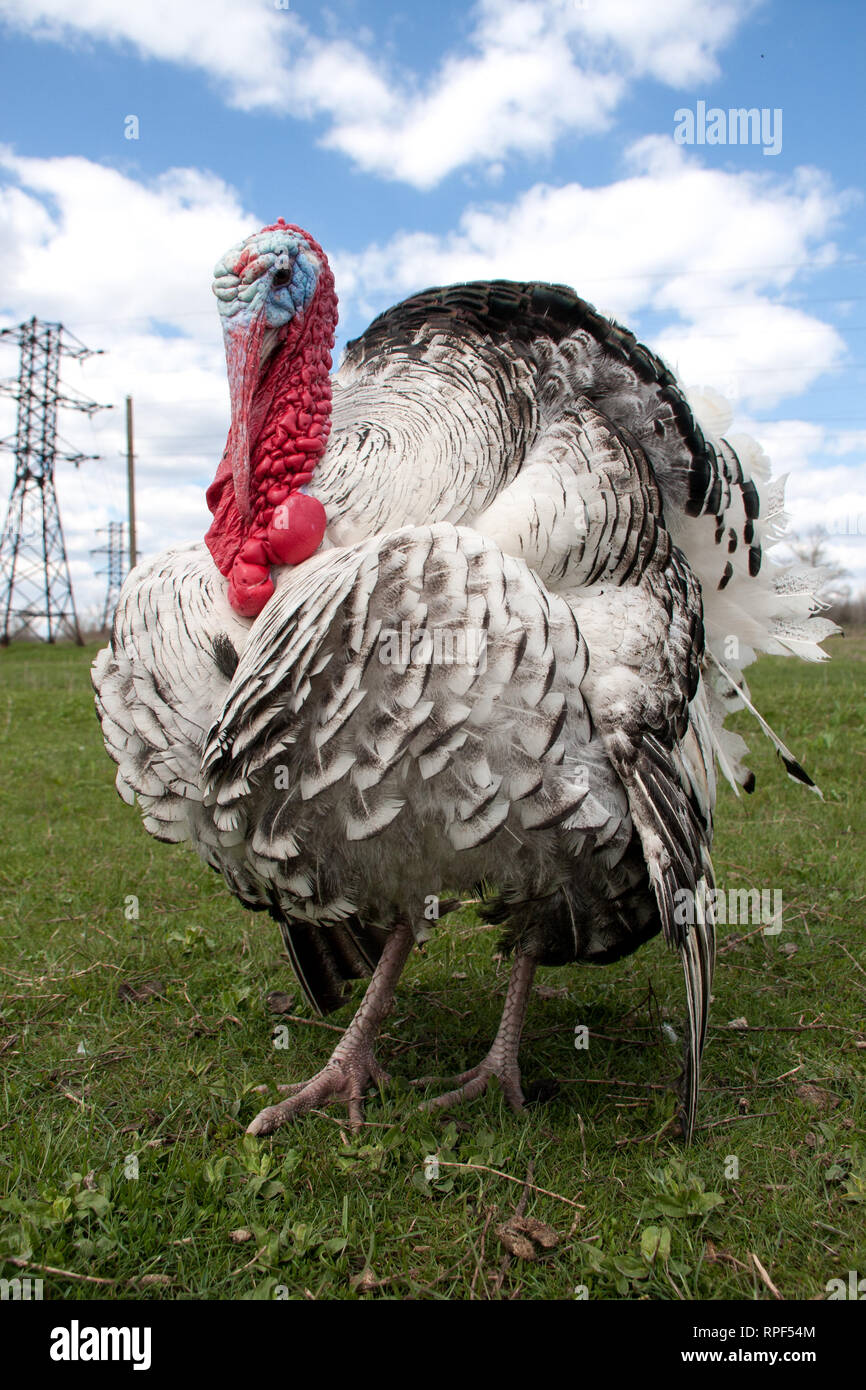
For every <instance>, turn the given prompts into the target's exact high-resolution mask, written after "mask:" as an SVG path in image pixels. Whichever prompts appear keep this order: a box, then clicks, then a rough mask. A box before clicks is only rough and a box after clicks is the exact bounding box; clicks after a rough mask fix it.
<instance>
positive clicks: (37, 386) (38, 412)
mask: <svg viewBox="0 0 866 1390" xmlns="http://www.w3.org/2000/svg"><path fill="white" fill-rule="evenodd" d="M0 339H6V340H7V341H9V340H11V341H13V342H16V343H17V344H18V346H19V348H20V351H21V358H20V365H19V369H18V379H17V381H13V382H5V383H0V391H2V392H3V394H5V395H8V396H11V397H12V398H13V400H15V401H17V402H18V422H17V429H16V432H15V436H14V438H12V439H5V440H2V441H0V448H4V449H9V450H11V452H12V453H13V454H14V455H15V478H14V481H13V483H12V495H11V497H10V499H9V510H8V512H7V514H6V524H5V526H4V528H3V536H2V539H0V643H2V644H3V645H4V646H5V645H6V644H8V643H9V642H10V641H11V639H12V638H13V637H21V636H30V637H34V638H44V640H45V641H48V642H55V641H56V640H57V639H58V637H71V638H72V640H73V641H75V642H78V643H79V644H80V643H81V633H80V631H79V627H78V616H77V614H76V612H75V600H74V597H73V594H72V580H71V578H70V575H69V561H68V560H67V557H66V544H65V542H64V539H63V527H62V525H61V522H60V509H59V507H58V505H57V493H56V491H55V487H54V464H55V462H56V461H57V459H64V460H66V461H67V462H68V463H74V464H75V466H76V467H78V465H79V463H81V462H82V461H83V460H84V459H86V458H95V457H97V455H95V454H80V453H77V452H75V451H74V450H71V451H69V452H66V451H64V452H60V451H59V450H58V443H59V442H62V441H58V437H57V411H58V408H59V407H60V406H66V407H68V408H69V409H71V410H79V411H83V412H84V413H85V414H86V415H93V413H94V412H95V411H97V410H106V409H110V407H108V406H101V405H97V403H96V402H95V401H90V400H88V399H87V398H86V397H84V396H80V395H79V394H78V393H77V392H76V393H74V394H69V393H68V390H67V392H66V393H65V394H64V393H62V392H61V389H60V383H59V378H60V359H61V357H74V358H77V359H78V360H79V361H82V360H83V359H84V358H85V357H91V356H94V355H96V354H95V353H94V352H92V351H91V349H89V348H86V347H84V345H83V344H82V343H79V342H78V339H77V338H74V337H73V336H72V334H70V333H67V331H66V329H64V327H63V324H62V323H44V322H42V321H41V320H40V319H37V318H35V317H34V318H32V319H29V320H28V322H27V323H21V324H19V325H18V327H17V328H4V329H2V330H0Z"/></svg>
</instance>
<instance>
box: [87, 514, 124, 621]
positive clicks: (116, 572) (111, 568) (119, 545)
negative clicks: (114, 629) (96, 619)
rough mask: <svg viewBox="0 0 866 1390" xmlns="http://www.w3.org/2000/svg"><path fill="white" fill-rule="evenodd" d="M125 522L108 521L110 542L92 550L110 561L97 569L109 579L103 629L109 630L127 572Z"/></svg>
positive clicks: (101, 532) (103, 614)
mask: <svg viewBox="0 0 866 1390" xmlns="http://www.w3.org/2000/svg"><path fill="white" fill-rule="evenodd" d="M104 529H105V528H104V527H103V528H101V529H100V531H99V535H102V534H103V531H104ZM125 529H126V528H125V523H124V522H122V521H109V523H108V543H107V545H102V546H100V547H99V548H98V549H96V550H91V552H90V553H91V555H107V556H108V562H107V564H106V567H105V569H104V570H97V571H96V572H97V574H105V575H107V576H108V580H107V583H106V588H105V606H104V608H103V610H102V625H101V626H102V630H103V632H104V631H106V630H107V628H108V624H109V622H110V621H111V617H112V614H113V613H114V610H115V608H116V607H117V600H118V599H119V598H120V590H121V586H122V585H123V577H124V575H125V574H126V572H127V564H126V547H125V545H124V536H123V533H124V530H125Z"/></svg>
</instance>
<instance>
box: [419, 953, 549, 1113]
mask: <svg viewBox="0 0 866 1390" xmlns="http://www.w3.org/2000/svg"><path fill="white" fill-rule="evenodd" d="M535 967H536V961H535V959H534V957H532V956H524V955H520V954H518V955H516V956H515V958H514V965H513V966H512V968H511V978H510V980H509V981H508V992H507V993H506V995H505V1006H504V1008H503V1010H502V1018H501V1019H500V1021H499V1028H498V1030H497V1033H496V1037H495V1038H494V1040H493V1045H492V1046H491V1048H490V1051H489V1052H488V1053H487V1056H486V1057H485V1058H484V1059H483V1061H481V1062H479V1063H478V1066H477V1067H472V1069H471V1070H470V1071H465V1072H463V1073H462V1074H461V1075H460V1076H455V1077H454V1080H453V1088H454V1089H453V1090H450V1091H446V1092H445V1093H444V1095H441V1096H434V1097H433V1099H432V1100H425V1101H423V1102H422V1104H421V1107H420V1108H421V1109H422V1110H438V1109H441V1108H442V1107H444V1106H446V1105H458V1104H460V1103H461V1102H462V1101H464V1100H474V1099H475V1097H476V1096H480V1095H482V1093H483V1092H484V1091H486V1090H487V1086H488V1083H489V1081H490V1078H491V1077H492V1076H495V1077H496V1078H497V1079H498V1081H499V1084H500V1086H501V1087H502V1093H503V1095H504V1096H505V1099H506V1100H507V1101H508V1104H509V1105H510V1106H511V1109H512V1110H522V1109H523V1100H524V1097H523V1090H522V1088H521V1085H520V1067H519V1066H518V1064H517V1053H518V1049H519V1047H520V1034H521V1032H522V1031H523V1020H524V1018H525V1016H526V1004H527V1000H528V998H529V989H530V986H531V984H532V979H533V976H534V975H535ZM432 1079H433V1078H432V1077H424V1078H423V1080H421V1081H416V1082H415V1083H414V1084H415V1085H416V1086H422V1085H425V1084H427V1083H428V1082H429V1081H431V1080H432Z"/></svg>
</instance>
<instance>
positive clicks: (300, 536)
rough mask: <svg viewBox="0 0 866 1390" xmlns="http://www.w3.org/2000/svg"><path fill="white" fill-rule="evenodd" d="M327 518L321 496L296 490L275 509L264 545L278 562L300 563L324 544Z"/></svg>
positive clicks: (286, 563) (283, 563)
mask: <svg viewBox="0 0 866 1390" xmlns="http://www.w3.org/2000/svg"><path fill="white" fill-rule="evenodd" d="M327 524H328V519H327V517H326V515H325V508H324V507H323V506H322V504H321V502H320V501H319V499H318V497H310V496H308V495H307V493H304V492H293V493H291V495H290V496H289V497H287V498H286V500H285V502H281V503H280V504H279V506H278V507H275V509H274V516H273V520H272V521H271V523H270V525H269V526H268V529H267V532H266V533H265V546H266V548H267V551H268V554H269V555H270V556H271V557H272V560H273V563H274V564H275V565H299V564H300V563H301V561H302V560H307V559H309V557H310V556H311V555H313V554H315V552H316V551H317V550H318V548H319V546H320V545H321V544H322V537H323V536H324V534H325V527H326V526H327Z"/></svg>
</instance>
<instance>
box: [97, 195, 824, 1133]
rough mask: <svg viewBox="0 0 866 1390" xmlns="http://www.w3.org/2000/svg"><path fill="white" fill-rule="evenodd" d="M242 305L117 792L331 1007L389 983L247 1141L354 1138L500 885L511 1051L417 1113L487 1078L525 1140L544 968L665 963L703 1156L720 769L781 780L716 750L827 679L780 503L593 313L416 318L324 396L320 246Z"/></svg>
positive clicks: (497, 300)
mask: <svg viewBox="0 0 866 1390" xmlns="http://www.w3.org/2000/svg"><path fill="white" fill-rule="evenodd" d="M214 290H215V294H216V297H217V302H218V307H219V312H220V315H221V318H222V325H223V332H224V337H225V345H226V358H227V363H228V378H229V387H230V395H231V427H230V431H229V436H228V441H227V444H226V449H225V453H224V455H223V458H222V461H221V463H220V465H219V468H218V470H217V474H216V477H215V479H214V482H213V483H212V485H211V487H210V488H209V489H208V494H207V498H208V505H209V507H210V510H211V512H212V514H213V523H212V525H211V528H210V530H209V532H208V534H207V536H206V538H205V541H204V543H199V544H195V545H190V546H187V547H180V548H175V549H172V550H169V551H167V552H166V553H165V554H163V555H160V556H159V558H158V559H156V560H154V561H152V562H149V563H145V564H142V565H139V566H138V568H136V569H135V570H133V571H132V572H131V574H130V575H129V577H128V578H127V580H126V583H125V585H124V587H123V591H122V594H121V597H120V601H119V604H118V608H117V612H116V616H115V619H114V625H113V631H112V636H111V643H110V646H109V647H108V648H106V649H105V650H104V651H102V652H100V654H99V655H98V657H97V659H96V661H95V663H94V668H93V682H94V687H95V691H96V703H97V709H98V713H99V717H100V719H101V723H102V730H103V734H104V738H105V743H106V747H107V749H108V752H109V753H110V755H111V757H112V758H113V759H114V761H115V762H116V763H117V765H118V772H117V787H118V790H119V792H120V794H121V796H122V797H123V798H124V799H125V800H126V801H127V802H129V803H134V801H135V800H136V798H137V800H138V803H139V806H140V808H141V812H142V814H143V818H144V825H145V827H146V829H147V830H148V831H149V832H150V833H151V834H152V835H154V836H156V837H157V838H158V839H161V840H167V841H188V842H190V843H191V844H192V845H193V846H194V847H195V849H196V850H197V851H198V853H199V854H200V855H201V856H202V857H203V859H204V860H205V861H206V863H207V864H209V865H210V866H212V867H213V868H214V869H216V870H218V871H219V872H220V873H221V874H222V875H223V877H224V879H225V882H226V884H227V885H228V887H229V889H230V890H231V892H232V893H233V894H234V895H235V896H236V897H237V898H239V899H240V901H241V902H242V903H243V904H245V905H246V906H247V907H249V908H253V909H265V910H267V911H269V912H270V913H271V915H272V916H273V917H274V918H275V920H276V921H277V923H278V924H279V927H280V931H281V933H282V937H283V941H284V943H285V947H286V950H287V953H288V956H289V958H290V960H291V963H292V966H293V968H294V971H295V973H296V975H297V978H298V981H299V982H300V985H301V986H302V988H303V991H304V993H305V995H306V997H307V999H308V1000H309V1003H310V1004H311V1005H312V1007H313V1008H314V1009H315V1010H316V1011H318V1012H319V1013H326V1012H328V1011H331V1010H333V1009H335V1008H337V1007H338V1006H339V1005H340V1004H341V1003H343V1001H344V999H345V997H346V995H347V992H348V987H349V982H351V981H352V980H355V979H359V978H362V977H367V976H371V977H372V978H371V979H370V983H369V985H368V987H367V990H366V993H365V995H364V997H363V1000H362V1002H361V1004H360V1007H359V1008H358V1011H357V1013H356V1014H355V1016H354V1019H353V1020H352V1022H351V1024H350V1025H349V1027H348V1029H347V1030H346V1032H345V1033H344V1034H343V1035H342V1037H341V1039H340V1042H339V1043H338V1045H337V1047H336V1049H335V1051H334V1053H333V1055H332V1056H331V1058H330V1059H329V1061H328V1062H327V1063H326V1065H325V1066H324V1067H323V1069H322V1070H321V1071H320V1072H319V1073H318V1074H317V1075H316V1076H314V1077H313V1078H312V1079H311V1080H309V1081H307V1082H304V1083H297V1084H294V1085H287V1086H285V1087H282V1088H281V1089H282V1090H283V1091H285V1092H287V1093H288V1094H287V1096H286V1098H285V1099H283V1100H281V1101H280V1102H279V1103H278V1104H276V1105H271V1106H268V1107H267V1108H266V1109H264V1110H262V1111H261V1113H260V1114H259V1115H258V1116H257V1117H256V1118H255V1119H254V1120H253V1121H252V1123H251V1125H250V1127H249V1132H251V1133H253V1134H267V1133H270V1132H271V1131H273V1130H275V1129H276V1128H277V1127H279V1126H280V1125H282V1124H284V1123H285V1122H286V1121H288V1120H291V1119H294V1118H295V1117H296V1116H299V1115H301V1114H303V1113H304V1112H305V1111H308V1110H310V1109H312V1108H314V1107H318V1106H321V1105H323V1104H326V1103H328V1102H330V1101H333V1100H341V1101H343V1102H344V1103H345V1104H346V1105H347V1107H348V1115H349V1121H350V1123H351V1124H352V1126H353V1127H357V1126H358V1125H360V1124H361V1123H362V1117H363V1098H364V1095H365V1092H366V1090H367V1089H368V1088H369V1086H370V1084H371V1082H377V1081H379V1080H381V1079H383V1077H384V1073H383V1072H382V1070H381V1068H380V1066H379V1063H378V1061H377V1059H376V1055H375V1041H376V1035H377V1030H378V1029H379V1027H380V1025H381V1022H382V1020H383V1018H384V1017H385V1016H386V1015H387V1013H388V1011H389V1009H390V1007H391V1005H392V1001H393V997H394V991H395V988H396V986H397V982H398V980H399V976H400V973H401V970H402V968H403V966H404V964H405V962H406V960H407V958H408V956H409V954H410V952H411V950H412V949H413V946H414V944H415V943H422V942H423V941H424V940H425V939H427V938H428V937H429V935H430V933H431V931H433V930H434V929H435V925H436V921H437V920H438V919H440V918H441V917H443V916H445V915H447V913H448V912H449V911H451V910H453V908H454V906H455V905H456V903H457V902H458V901H459V899H460V895H462V894H465V893H471V892H474V891H477V885H482V889H481V891H482V894H483V896H484V899H485V903H484V908H483V911H484V912H485V914H486V916H487V917H488V919H489V920H491V921H494V922H501V923H502V924H503V943H504V948H505V949H506V950H507V951H508V952H509V953H510V954H511V955H512V957H513V966H512V972H511V978H510V982H509V985H508V990H507V994H506V999H505V1004H504V1009H503V1013H502V1019H501V1023H500V1026H499V1029H498V1032H497V1034H496V1037H495V1038H494V1040H493V1042H492V1044H491V1047H490V1050H489V1051H488V1052H487V1054H486V1056H485V1057H484V1058H483V1059H482V1060H481V1061H480V1062H479V1063H478V1065H477V1066H475V1067H474V1068H472V1069H471V1070H470V1071H468V1072H466V1073H464V1074H463V1075H462V1076H460V1077H458V1078H457V1079H456V1080H455V1081H454V1082H453V1084H452V1086H451V1089H449V1090H448V1091H446V1092H445V1093H444V1094H443V1095H441V1096H437V1097H436V1098H435V1099H434V1100H432V1101H428V1102H427V1104H428V1105H432V1106H436V1105H450V1104H453V1103H456V1102H457V1101H459V1100H463V1099H470V1098H472V1097H473V1096H475V1095H478V1094H479V1093H480V1092H482V1091H483V1090H484V1089H485V1087H486V1086H487V1085H488V1083H489V1081H490V1079H491V1078H493V1077H495V1078H497V1080H498V1082H499V1084H500V1085H501V1086H502V1089H503V1091H504V1094H505V1096H506V1098H507V1099H508V1101H509V1102H510V1104H511V1105H512V1106H513V1107H515V1108H519V1107H520V1106H521V1104H522V1102H523V1094H522V1090H521V1079H520V1072H519V1067H518V1046H519V1041H520V1033H521V1027H522V1023H523V1017H524V1012H525V1009H526V1003H527V998H528V995H529V992H530V988H531V985H532V980H533V975H534V972H535V969H536V967H537V966H538V965H539V964H543V965H567V964H570V963H573V962H583V963H588V964H605V963H607V962H610V961H615V960H617V959H619V958H620V957H622V956H624V955H627V954H629V953H631V952H633V951H635V950H636V949H637V948H638V947H639V946H640V945H641V944H642V943H643V942H645V941H647V940H649V939H650V938H651V937H653V936H655V935H656V934H657V933H658V932H660V931H661V932H662V933H663V934H664V938H665V940H666V941H667V943H668V944H669V945H670V946H671V947H672V948H673V949H675V950H677V951H678V952H679V954H680V956H681V959H682V965H683V971H684V977H685V987H686V1004H687V1014H688V1022H687V1030H686V1045H685V1060H684V1070H683V1076H682V1079H681V1083H680V1094H681V1105H680V1128H681V1131H682V1133H683V1134H684V1135H685V1137H686V1139H688V1138H690V1137H691V1134H692V1132H693V1129H694V1126H695V1118H696V1107H697V1097H698V1086H699V1076H700V1062H701V1053H702V1048H703V1044H704V1039H705V1034H706V1027H707V1010H708V1003H709V993H710V985H711V980H712V973H713V956H714V922H713V909H712V904H713V900H714V899H713V892H712V889H713V870H712V864H711V860H710V848H711V841H712V829H713V808H714V802H715V795H716V765H717V764H718V767H719V768H720V770H721V771H722V773H723V774H724V775H725V776H726V777H727V778H728V779H729V780H730V781H731V783H732V784H733V785H734V787H735V789H736V788H739V787H743V788H744V789H745V790H747V791H748V790H751V785H752V780H753V779H752V777H751V774H750V773H749V772H748V771H747V769H746V768H745V766H744V764H743V755H744V753H745V751H746V748H745V744H744V743H743V741H742V739H740V738H739V737H738V736H736V735H734V734H732V733H730V732H728V731H726V730H725V728H724V720H725V717H726V716H727V714H728V713H729V712H730V711H731V710H733V709H735V708H742V707H743V705H746V706H748V708H750V709H752V708H753V707H752V705H751V702H750V700H749V694H748V689H747V687H746V685H745V682H744V680H743V675H742V672H743V668H744V667H745V666H746V665H747V664H748V663H749V662H750V661H752V660H753V659H754V658H755V656H756V654H757V653H758V652H771V653H776V654H794V655H798V656H801V657H805V658H806V659H809V660H819V659H821V658H823V656H824V653H823V652H822V650H821V648H820V646H819V645H818V644H819V643H820V642H821V641H823V640H824V638H825V637H826V636H828V635H829V634H830V633H831V632H832V631H834V630H835V629H834V626H833V624H832V623H830V622H829V621H828V620H827V619H826V618H823V617H821V616H820V615H819V610H820V607H821V605H820V603H819V601H818V600H817V599H816V597H815V593H816V589H817V587H818V585H819V584H820V580H821V576H820V575H819V574H818V573H817V572H815V571H809V570H804V569H798V568H790V567H789V568H787V569H785V568H783V567H781V566H779V565H774V564H769V563H766V562H765V563H762V556H763V550H764V549H765V548H766V546H767V545H768V544H770V543H772V542H773V541H775V540H777V539H778V538H779V537H780V535H781V534H782V529H783V526H784V516H783V513H782V504H783V498H782V492H783V485H780V484H778V483H775V484H774V483H772V482H771V481H770V478H769V469H768V466H767V462H766V460H765V458H764V457H763V455H762V453H761V451H760V449H759V447H758V446H757V445H756V444H755V443H754V441H751V440H749V439H748V438H746V437H742V438H740V439H732V440H731V441H726V440H725V439H723V438H711V437H710V436H709V435H706V434H705V433H704V432H703V431H702V430H701V428H700V427H699V425H698V423H697V421H696V418H695V415H694V414H693V412H692V409H691V408H690V406H689V405H688V403H687V401H686V399H685V397H684V395H683V393H682V391H681V390H680V388H679V387H678V385H677V382H676V380H675V378H674V377H673V375H672V374H671V372H670V371H669V370H668V369H667V368H666V367H665V366H664V364H663V363H662V362H661V361H660V360H659V359H658V358H657V357H656V356H654V355H653V354H652V353H651V352H650V351H648V350H647V348H645V347H643V346H642V345H641V344H640V343H639V342H637V340H636V339H635V338H634V337H633V335H632V334H631V333H629V332H627V331H626V330H625V329H624V328H621V327H620V326H618V325H617V324H615V323H613V322H611V321H609V320H608V319H605V318H604V317H602V316H601V315H600V314H598V313H597V312H596V311H595V310H594V309H593V308H592V307H591V306H590V305H589V304H587V303H585V302H584V301H583V300H581V299H579V298H578V297H577V295H576V294H575V293H574V292H573V291H572V290H571V289H569V288H567V287H565V286H562V285H550V284H541V283H526V284H523V283H513V282H510V281H501V280H496V281H491V282H482V283H474V284H462V285H452V286H449V287H446V288H439V289H432V290H428V291H426V292H424V293H422V294H416V295H413V296H412V297H411V298H409V299H407V300H405V301H404V302H403V303H400V304H398V305H396V306H395V307H394V308H392V309H389V310H388V311H387V312H385V313H383V314H381V315H380V316H379V317H378V318H377V319H376V320H375V321H374V322H373V323H372V324H371V325H370V327H369V328H368V329H367V330H366V332H365V333H364V334H363V335H362V336H361V337H360V338H357V339H356V340H354V341H353V342H350V343H349V344H348V347H347V349H346V352H345V355H344V359H343V361H342V364H341V366H340V368H339V370H338V371H337V372H336V373H335V374H334V375H333V376H331V374H330V369H331V355H330V353H331V348H332V346H333V338H334V328H335V324H336V319H337V300H336V296H335V292H334V280H333V276H332V274H331V271H330V269H329V266H328V261H327V258H326V256H325V254H324V252H323V251H322V249H321V247H320V246H319V245H318V244H317V243H316V242H315V241H314V240H313V238H312V237H311V236H310V235H309V234H308V233H306V232H304V231H302V230H301V229H300V228H298V227H295V226H292V225H289V224H287V223H285V222H284V221H283V220H282V219H280V220H279V221H278V222H277V223H275V224H273V225H271V226H268V227H265V228H263V230H262V231H260V232H258V233H256V234H255V235H253V236H250V237H248V238H247V239H246V240H245V241H243V242H242V243H241V244H240V245H238V246H235V247H233V248H232V250H230V251H229V252H228V253H227V254H226V255H225V256H224V257H223V258H222V260H221V261H220V262H219V263H218V265H217V267H216V271H215V280H214ZM711 404H712V403H711ZM753 713H754V714H755V716H756V718H757V719H758V721H759V723H760V725H761V727H762V728H763V730H764V732H765V733H766V734H767V735H768V736H769V737H770V738H772V739H773V741H774V743H775V744H776V747H777V749H778V751H779V752H780V754H781V756H782V758H783V760H784V762H785V765H786V768H787V771H788V772H789V774H790V775H791V776H792V777H793V778H794V779H795V780H798V781H800V782H802V783H805V784H807V785H809V786H813V784H812V782H811V779H810V778H809V777H808V775H807V774H806V773H805V771H804V770H803V769H802V768H801V766H800V765H799V763H798V762H797V760H796V759H795V758H794V757H793V755H792V754H791V753H790V752H789V750H788V749H787V748H786V747H785V746H784V744H783V743H782V742H781V740H780V739H779V738H778V737H777V736H776V734H775V733H773V731H772V730H771V729H770V728H769V727H768V726H767V725H766V723H765V722H764V721H763V720H762V719H761V717H760V715H758V713H757V711H755V710H753ZM816 790H817V789H816ZM455 895H456V896H455Z"/></svg>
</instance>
